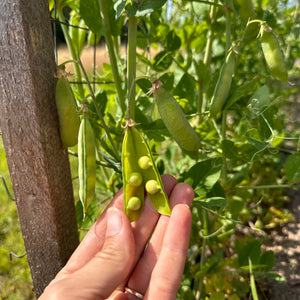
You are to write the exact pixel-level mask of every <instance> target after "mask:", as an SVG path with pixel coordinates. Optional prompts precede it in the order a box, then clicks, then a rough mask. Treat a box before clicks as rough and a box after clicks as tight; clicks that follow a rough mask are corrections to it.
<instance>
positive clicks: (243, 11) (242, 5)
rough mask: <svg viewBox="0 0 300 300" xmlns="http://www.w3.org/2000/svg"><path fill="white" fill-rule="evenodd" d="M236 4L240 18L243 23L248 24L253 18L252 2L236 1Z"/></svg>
mask: <svg viewBox="0 0 300 300" xmlns="http://www.w3.org/2000/svg"><path fill="white" fill-rule="evenodd" d="M237 4H238V7H239V14H240V17H241V19H242V20H243V21H244V22H248V21H249V20H251V19H253V18H254V17H255V11H254V6H253V3H252V0H237Z"/></svg>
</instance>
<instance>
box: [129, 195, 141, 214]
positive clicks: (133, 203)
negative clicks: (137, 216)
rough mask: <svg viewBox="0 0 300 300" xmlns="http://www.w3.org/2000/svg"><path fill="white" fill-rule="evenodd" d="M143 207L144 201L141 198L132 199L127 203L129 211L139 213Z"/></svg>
mask: <svg viewBox="0 0 300 300" xmlns="http://www.w3.org/2000/svg"><path fill="white" fill-rule="evenodd" d="M141 206H142V201H141V199H140V198H139V197H131V198H130V199H129V200H128V203H127V209H128V210H133V211H138V210H139V209H140V208H141Z"/></svg>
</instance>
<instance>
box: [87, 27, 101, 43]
mask: <svg viewBox="0 0 300 300" xmlns="http://www.w3.org/2000/svg"><path fill="white" fill-rule="evenodd" d="M100 38H101V36H100V34H95V33H94V32H92V31H89V33H88V38H87V41H88V45H89V46H94V45H96V44H98V42H99V41H100Z"/></svg>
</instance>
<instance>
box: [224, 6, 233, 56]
mask: <svg viewBox="0 0 300 300" xmlns="http://www.w3.org/2000/svg"><path fill="white" fill-rule="evenodd" d="M230 2H232V0H227V1H226V2H225V4H226V5H225V6H224V8H225V18H226V52H225V57H226V56H227V53H228V50H229V49H230V47H231V11H230V6H229V5H228V4H229V3H230ZM231 4H232V3H231Z"/></svg>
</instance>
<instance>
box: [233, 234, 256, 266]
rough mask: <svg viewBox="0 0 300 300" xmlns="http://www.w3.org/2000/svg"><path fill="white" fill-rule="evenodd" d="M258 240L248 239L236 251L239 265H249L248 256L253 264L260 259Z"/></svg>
mask: <svg viewBox="0 0 300 300" xmlns="http://www.w3.org/2000/svg"><path fill="white" fill-rule="evenodd" d="M260 246H261V244H260V242H259V241H256V240H254V241H250V242H248V243H247V244H246V245H245V246H244V247H243V248H242V249H240V251H239V252H238V264H239V266H240V267H242V266H248V265H249V258H250V259H251V261H252V263H253V264H254V265H256V264H258V263H259V260H260Z"/></svg>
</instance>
